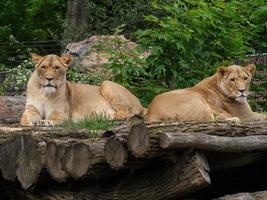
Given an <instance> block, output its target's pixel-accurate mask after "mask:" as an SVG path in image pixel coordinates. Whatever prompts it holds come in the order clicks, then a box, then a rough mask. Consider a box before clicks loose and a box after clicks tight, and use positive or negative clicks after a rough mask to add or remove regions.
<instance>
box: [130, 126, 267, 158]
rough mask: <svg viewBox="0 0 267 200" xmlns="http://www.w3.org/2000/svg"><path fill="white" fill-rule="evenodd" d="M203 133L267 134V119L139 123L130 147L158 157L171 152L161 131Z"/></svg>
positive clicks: (139, 153) (142, 154) (137, 154)
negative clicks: (162, 145)
mask: <svg viewBox="0 0 267 200" xmlns="http://www.w3.org/2000/svg"><path fill="white" fill-rule="evenodd" d="M166 132H167V133H176V132H180V133H197V134H199V133H203V134H207V135H217V136H229V137H239V136H251V135H267V121H260V122H248V123H242V124H237V123H235V122H229V121H213V122H203V121H186V122H182V121H180V122H164V123H163V122H161V123H137V124H135V125H134V126H133V127H132V129H131V131H130V133H129V136H128V149H129V150H130V151H131V153H132V155H134V156H135V157H137V158H138V157H141V158H142V157H143V158H145V157H150V158H151V157H157V156H161V155H165V154H166V153H169V152H168V151H166V149H165V151H164V150H162V149H161V148H160V145H159V136H160V134H161V133H166Z"/></svg>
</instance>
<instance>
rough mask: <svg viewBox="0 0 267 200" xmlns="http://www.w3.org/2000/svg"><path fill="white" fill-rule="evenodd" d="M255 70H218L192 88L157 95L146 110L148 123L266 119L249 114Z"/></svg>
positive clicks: (248, 68)
mask: <svg viewBox="0 0 267 200" xmlns="http://www.w3.org/2000/svg"><path fill="white" fill-rule="evenodd" d="M254 71H255V65H248V66H246V67H240V66H237V65H231V66H228V67H220V68H218V70H217V73H216V74H215V75H213V76H211V77H208V78H206V79H204V80H202V81H201V82H199V83H198V84H197V85H195V86H194V87H192V88H186V89H181V90H175V91H171V92H167V93H163V94H160V95H158V96H156V97H155V98H154V99H153V101H152V102H151V104H150V106H149V108H148V112H147V121H167V120H214V119H230V120H234V121H236V120H238V119H239V120H242V121H248V120H262V119H266V116H264V115H261V114H258V113H255V112H252V111H251V109H250V107H249V105H248V103H247V96H248V93H249V86H250V82H251V78H252V75H253V72H254ZM241 90H244V92H243V96H241V94H242V92H241Z"/></svg>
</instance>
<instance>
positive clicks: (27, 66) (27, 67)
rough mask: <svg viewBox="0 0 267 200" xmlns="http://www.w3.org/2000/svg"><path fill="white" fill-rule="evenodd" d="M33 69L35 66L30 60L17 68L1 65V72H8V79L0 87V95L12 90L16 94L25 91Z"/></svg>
mask: <svg viewBox="0 0 267 200" xmlns="http://www.w3.org/2000/svg"><path fill="white" fill-rule="evenodd" d="M33 68H34V66H33V64H32V62H31V61H29V60H25V61H24V62H22V63H21V64H20V65H18V66H17V67H15V68H10V67H6V66H5V65H0V71H1V72H6V78H5V79H4V80H3V82H2V83H1V85H0V95H3V94H4V93H5V92H7V91H10V90H13V91H15V92H16V93H19V92H20V91H21V90H25V89H26V85H27V82H28V80H29V77H30V75H31V72H32V69H33Z"/></svg>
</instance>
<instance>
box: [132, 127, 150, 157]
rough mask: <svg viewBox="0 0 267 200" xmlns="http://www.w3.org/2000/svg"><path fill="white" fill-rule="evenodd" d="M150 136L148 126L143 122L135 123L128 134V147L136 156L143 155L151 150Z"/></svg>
mask: <svg viewBox="0 0 267 200" xmlns="http://www.w3.org/2000/svg"><path fill="white" fill-rule="evenodd" d="M149 146H150V137H149V133H148V129H147V127H146V126H145V125H144V123H142V124H138V125H134V126H133V127H132V128H131V130H130V133H129V136H128V149H129V150H130V151H131V153H132V154H133V155H134V156H135V157H137V158H138V157H142V156H144V154H145V153H146V152H147V151H148V150H149Z"/></svg>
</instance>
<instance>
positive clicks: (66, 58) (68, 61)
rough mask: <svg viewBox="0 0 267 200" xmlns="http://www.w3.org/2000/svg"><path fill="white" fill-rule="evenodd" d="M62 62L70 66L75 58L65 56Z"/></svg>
mask: <svg viewBox="0 0 267 200" xmlns="http://www.w3.org/2000/svg"><path fill="white" fill-rule="evenodd" d="M61 60H62V62H63V63H64V64H66V65H69V64H70V63H71V62H72V60H73V56H72V55H71V54H63V55H62V56H61Z"/></svg>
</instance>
